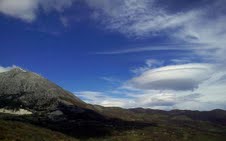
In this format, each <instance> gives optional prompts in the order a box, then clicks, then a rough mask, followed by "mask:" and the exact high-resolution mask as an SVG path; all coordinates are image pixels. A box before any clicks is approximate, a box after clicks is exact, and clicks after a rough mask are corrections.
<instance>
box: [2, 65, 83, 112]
mask: <svg viewBox="0 0 226 141" xmlns="http://www.w3.org/2000/svg"><path fill="white" fill-rule="evenodd" d="M62 104H63V105H68V106H71V105H73V106H79V107H85V105H86V104H85V103H84V102H83V101H81V100H80V99H79V98H77V97H76V96H74V95H73V94H72V93H70V92H68V91H66V90H64V89H62V88H61V87H59V86H57V85H56V84H54V83H52V82H50V81H49V80H47V79H45V78H43V77H42V76H40V75H38V74H36V73H32V72H29V71H25V70H23V69H21V68H14V69H12V70H10V71H8V72H3V73H0V108H8V109H17V108H18V109H19V108H23V109H26V110H29V111H32V112H42V111H54V110H57V108H58V107H59V105H62Z"/></svg>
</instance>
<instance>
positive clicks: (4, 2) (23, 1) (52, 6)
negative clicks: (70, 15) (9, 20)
mask: <svg viewBox="0 0 226 141" xmlns="http://www.w3.org/2000/svg"><path fill="white" fill-rule="evenodd" d="M73 1H74V0H60V1H59V0H0V13H2V14H5V15H8V16H11V17H14V18H18V19H21V20H24V21H26V22H32V21H34V20H35V19H36V17H37V15H38V12H39V10H41V9H44V10H45V11H47V12H48V11H52V10H55V11H58V12H61V11H63V10H64V9H65V8H67V7H70V6H71V5H72V3H73Z"/></svg>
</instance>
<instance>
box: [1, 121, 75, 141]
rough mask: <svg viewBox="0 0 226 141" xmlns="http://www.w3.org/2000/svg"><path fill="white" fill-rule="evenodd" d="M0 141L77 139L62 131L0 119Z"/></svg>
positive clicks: (64, 140)
mask: <svg viewBox="0 0 226 141" xmlns="http://www.w3.org/2000/svg"><path fill="white" fill-rule="evenodd" d="M0 140H1V141H78V140H76V139H73V138H71V137H68V136H66V135H64V134H62V133H59V132H54V131H51V130H49V129H44V128H40V127H36V126H34V125H31V124H25V123H21V122H16V121H5V120H0Z"/></svg>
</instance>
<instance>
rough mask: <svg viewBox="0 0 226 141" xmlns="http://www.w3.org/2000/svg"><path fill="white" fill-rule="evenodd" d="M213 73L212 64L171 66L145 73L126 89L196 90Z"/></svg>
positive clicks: (131, 82)
mask: <svg viewBox="0 0 226 141" xmlns="http://www.w3.org/2000/svg"><path fill="white" fill-rule="evenodd" d="M212 73H213V66H212V65H210V64H184V65H171V66H164V67H160V68H154V69H149V70H146V71H144V72H143V73H142V74H141V75H140V76H137V77H135V78H132V79H131V80H130V81H128V82H127V84H126V87H133V88H137V89H147V90H148V89H149V90H150V89H154V90H194V89H196V88H198V86H199V84H201V83H202V82H203V81H204V80H206V79H208V78H209V76H210V75H211V74H212Z"/></svg>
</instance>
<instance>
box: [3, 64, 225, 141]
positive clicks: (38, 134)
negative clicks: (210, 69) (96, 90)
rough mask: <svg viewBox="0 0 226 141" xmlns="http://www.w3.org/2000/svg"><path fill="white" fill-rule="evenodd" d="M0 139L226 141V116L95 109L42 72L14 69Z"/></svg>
mask: <svg viewBox="0 0 226 141" xmlns="http://www.w3.org/2000/svg"><path fill="white" fill-rule="evenodd" d="M13 127H15V129H13ZM21 131H23V132H21ZM43 131H45V133H44V132H43ZM51 134H53V136H52V135H51ZM54 135H56V136H57V137H56V136H54ZM31 136H35V138H32V137H31ZM0 140H7V141H8V140H21V141H22V140H37V141H38V140H92V141H93V140H94V141H95V140H97V141H102V140H104V141H108V140H109V141H114V140H116V141H126V140H128V141H140V140H145V141H149V140H150V141H152V140H155V141H156V140H157V141H163V140H164V141H168V140H173V141H177V140H178V141H183V140H184V141H199V140H200V141H201V140H203V141H207V140H209V141H212V140H213V141H214V140H216V141H225V140H226V111H224V110H220V109H216V110H212V111H204V112H200V111H188V110H172V111H162V110H153V109H144V108H134V109H123V108H119V107H103V106H99V105H91V104H88V103H85V102H83V101H82V100H80V99H79V98H77V97H76V96H75V95H73V94H72V93H70V92H68V91H66V90H64V89H63V88H61V87H59V86H57V85H56V84H54V83H52V82H50V81H49V80H47V79H45V78H43V77H42V76H40V75H38V74H36V73H33V72H30V71H26V70H23V69H21V68H14V69H12V70H10V71H7V72H3V73H0Z"/></svg>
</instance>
